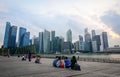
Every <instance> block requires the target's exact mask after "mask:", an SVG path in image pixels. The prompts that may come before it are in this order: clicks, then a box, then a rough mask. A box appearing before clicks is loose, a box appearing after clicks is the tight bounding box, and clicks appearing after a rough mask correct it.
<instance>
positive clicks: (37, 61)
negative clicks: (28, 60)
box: [35, 56, 41, 64]
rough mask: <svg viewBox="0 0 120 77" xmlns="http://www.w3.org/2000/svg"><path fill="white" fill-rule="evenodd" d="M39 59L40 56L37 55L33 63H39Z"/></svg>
mask: <svg viewBox="0 0 120 77" xmlns="http://www.w3.org/2000/svg"><path fill="white" fill-rule="evenodd" d="M40 59H41V57H40V56H37V57H36V60H35V63H38V64H41V62H40Z"/></svg>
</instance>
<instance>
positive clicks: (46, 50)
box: [43, 30, 50, 53]
mask: <svg viewBox="0 0 120 77" xmlns="http://www.w3.org/2000/svg"><path fill="white" fill-rule="evenodd" d="M43 45H44V53H49V52H50V32H49V31H47V30H44V33H43Z"/></svg>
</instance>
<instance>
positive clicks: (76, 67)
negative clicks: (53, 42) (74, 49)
mask: <svg viewBox="0 0 120 77" xmlns="http://www.w3.org/2000/svg"><path fill="white" fill-rule="evenodd" d="M71 69H73V70H80V71H81V68H80V65H79V64H77V60H76V57H75V56H73V57H72V59H71Z"/></svg>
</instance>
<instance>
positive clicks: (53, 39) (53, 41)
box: [50, 31, 56, 53]
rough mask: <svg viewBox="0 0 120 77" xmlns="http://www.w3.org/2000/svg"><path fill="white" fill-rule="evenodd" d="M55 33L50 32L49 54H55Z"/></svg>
mask: <svg viewBox="0 0 120 77" xmlns="http://www.w3.org/2000/svg"><path fill="white" fill-rule="evenodd" d="M55 43H56V42H55V31H51V46H50V47H51V52H53V53H54V52H55Z"/></svg>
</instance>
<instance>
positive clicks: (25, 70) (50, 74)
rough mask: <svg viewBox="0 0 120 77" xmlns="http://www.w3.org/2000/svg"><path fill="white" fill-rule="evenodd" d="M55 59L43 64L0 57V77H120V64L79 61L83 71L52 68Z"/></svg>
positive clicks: (45, 59) (45, 61) (45, 60)
mask: <svg viewBox="0 0 120 77" xmlns="http://www.w3.org/2000/svg"><path fill="white" fill-rule="evenodd" d="M52 61H53V59H49V58H42V59H41V62H42V64H35V63H34V59H33V60H32V62H28V60H27V61H21V58H18V57H12V56H11V57H10V58H8V57H3V56H0V77H88V76H89V77H120V73H119V71H120V68H119V67H120V64H114V63H99V62H84V61H78V64H80V65H81V69H82V71H74V70H71V69H65V68H63V69H60V68H54V67H52Z"/></svg>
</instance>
